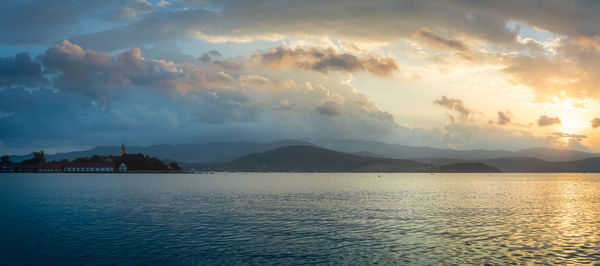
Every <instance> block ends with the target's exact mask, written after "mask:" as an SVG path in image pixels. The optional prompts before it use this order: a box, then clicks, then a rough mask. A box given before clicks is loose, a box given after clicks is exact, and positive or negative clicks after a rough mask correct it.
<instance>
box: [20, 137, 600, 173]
mask: <svg viewBox="0 0 600 266" xmlns="http://www.w3.org/2000/svg"><path fill="white" fill-rule="evenodd" d="M288 146H313V147H320V148H324V149H328V150H332V151H335V152H338V153H335V154H330V155H331V156H337V157H340V158H345V156H347V155H353V156H358V157H361V158H372V159H395V160H411V161H413V162H417V163H422V164H428V165H431V167H441V166H444V165H448V164H461V163H481V164H485V165H488V166H491V167H494V168H497V169H500V170H502V171H503V172H600V157H598V154H595V153H589V152H582V151H575V150H561V149H550V148H535V149H524V150H519V151H507V150H452V149H437V148H430V147H414V146H406V145H398V144H388V143H383V142H376V141H355V140H317V141H313V142H308V141H299V140H282V141H276V142H269V143H261V142H218V143H204V144H177V145H171V144H161V145H152V146H145V147H142V146H127V147H126V149H127V152H128V153H143V154H146V155H150V156H153V157H157V158H159V159H161V160H163V161H167V162H168V161H177V162H180V163H183V164H184V165H191V164H194V163H223V162H231V161H234V160H236V159H241V158H245V156H251V155H252V154H260V153H264V152H267V151H271V150H275V149H278V148H282V147H288ZM119 149H120V147H119V146H99V147H96V148H92V149H89V150H84V151H74V152H67V153H56V154H47V155H46V159H47V160H48V161H53V160H57V161H58V160H61V159H67V160H73V159H76V158H79V157H91V156H92V155H109V154H112V155H117V154H119ZM342 154H343V155H342ZM31 157H32V154H28V155H23V156H14V155H13V156H11V160H12V161H14V162H19V161H23V160H25V159H29V158H31ZM246 159H248V158H246ZM325 161H326V160H325ZM238 163H243V161H238ZM319 167H321V166H319ZM386 167H389V165H386ZM361 171H362V170H361ZM394 171H396V170H394Z"/></svg>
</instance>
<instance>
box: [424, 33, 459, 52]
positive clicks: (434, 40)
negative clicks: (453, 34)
mask: <svg viewBox="0 0 600 266" xmlns="http://www.w3.org/2000/svg"><path fill="white" fill-rule="evenodd" d="M415 36H416V37H417V38H421V39H422V40H424V41H425V43H428V44H430V45H432V46H434V47H438V48H449V49H453V50H458V51H462V52H466V51H468V50H469V46H468V45H467V44H465V43H463V42H461V41H458V40H452V39H446V38H443V37H441V36H438V35H435V34H434V33H433V32H431V30H429V29H428V28H422V29H419V30H418V31H417V32H416V33H415Z"/></svg>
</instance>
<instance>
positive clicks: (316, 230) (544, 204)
mask: <svg viewBox="0 0 600 266" xmlns="http://www.w3.org/2000/svg"><path fill="white" fill-rule="evenodd" d="M598 261H600V175H597V174H490V175H488V174H437V175H429V174H381V177H379V174H204V175H191V174H189V175H187V174H180V175H168V174H128V175H120V174H0V265H1V264H5V265H17V264H18V265H22V264H26V265H38V264H44V265H60V264H137V265H147V264H169V265H178V264H202V265H207V264H307V263H308V264H313V263H315V264H371V263H384V264H391V263H395V264H433V263H443V264H456V263H496V264H504V263H510V262H515V263H530V262H531V263H560V264H565V263H591V262H598Z"/></svg>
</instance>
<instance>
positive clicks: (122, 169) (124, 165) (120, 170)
mask: <svg viewBox="0 0 600 266" xmlns="http://www.w3.org/2000/svg"><path fill="white" fill-rule="evenodd" d="M119 172H127V165H126V164H125V163H121V165H119Z"/></svg>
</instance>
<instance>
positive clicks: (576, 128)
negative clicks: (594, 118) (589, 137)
mask: <svg viewBox="0 0 600 266" xmlns="http://www.w3.org/2000/svg"><path fill="white" fill-rule="evenodd" d="M561 118H562V121H561V129H562V132H563V133H568V134H576V133H578V132H581V131H582V130H584V129H585V128H586V127H587V126H588V124H589V123H588V122H587V121H583V119H582V118H580V117H577V116H563V117H561Z"/></svg>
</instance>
